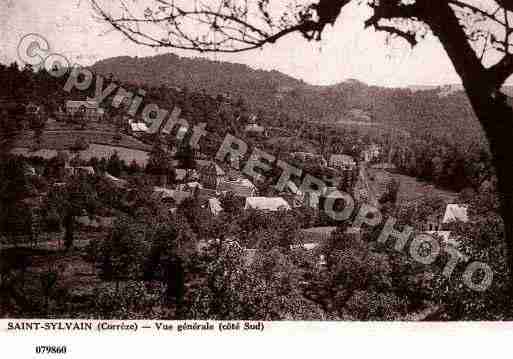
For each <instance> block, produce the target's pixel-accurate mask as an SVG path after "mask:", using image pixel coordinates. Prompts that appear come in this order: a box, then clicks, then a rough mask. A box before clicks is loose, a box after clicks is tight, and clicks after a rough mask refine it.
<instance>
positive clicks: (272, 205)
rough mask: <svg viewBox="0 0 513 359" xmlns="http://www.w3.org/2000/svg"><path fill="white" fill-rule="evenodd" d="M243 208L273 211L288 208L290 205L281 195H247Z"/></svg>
mask: <svg viewBox="0 0 513 359" xmlns="http://www.w3.org/2000/svg"><path fill="white" fill-rule="evenodd" d="M244 209H245V210H248V209H256V210H259V211H270V212H275V211H278V210H289V209H290V206H289V204H288V203H287V201H285V200H284V199H283V198H281V197H248V198H246V204H245V206H244Z"/></svg>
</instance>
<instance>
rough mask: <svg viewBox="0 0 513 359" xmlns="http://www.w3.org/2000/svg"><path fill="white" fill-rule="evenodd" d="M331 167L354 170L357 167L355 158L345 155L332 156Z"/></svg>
mask: <svg viewBox="0 0 513 359" xmlns="http://www.w3.org/2000/svg"><path fill="white" fill-rule="evenodd" d="M329 166H330V167H333V168H338V169H352V168H354V167H356V162H355V160H354V159H353V157H351V156H349V155H344V154H338V155H331V157H330V160H329Z"/></svg>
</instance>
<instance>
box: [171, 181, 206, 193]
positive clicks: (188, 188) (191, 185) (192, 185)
mask: <svg viewBox="0 0 513 359" xmlns="http://www.w3.org/2000/svg"><path fill="white" fill-rule="evenodd" d="M176 189H177V190H178V191H183V192H191V193H194V191H196V190H197V189H203V186H202V185H201V183H199V182H188V183H182V184H179V185H178V186H176Z"/></svg>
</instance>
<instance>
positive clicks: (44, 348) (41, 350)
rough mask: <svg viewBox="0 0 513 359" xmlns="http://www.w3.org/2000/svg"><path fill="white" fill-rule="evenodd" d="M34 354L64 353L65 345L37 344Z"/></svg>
mask: <svg viewBox="0 0 513 359" xmlns="http://www.w3.org/2000/svg"><path fill="white" fill-rule="evenodd" d="M36 354H66V346H65V345H63V346H56V345H38V346H36Z"/></svg>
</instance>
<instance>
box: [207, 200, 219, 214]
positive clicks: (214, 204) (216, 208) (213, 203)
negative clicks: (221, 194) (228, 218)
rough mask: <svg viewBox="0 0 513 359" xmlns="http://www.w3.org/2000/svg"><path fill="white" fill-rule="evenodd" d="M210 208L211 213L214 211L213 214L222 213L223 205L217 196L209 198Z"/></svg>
mask: <svg viewBox="0 0 513 359" xmlns="http://www.w3.org/2000/svg"><path fill="white" fill-rule="evenodd" d="M208 209H209V210H210V213H212V215H213V216H214V217H215V216H217V215H219V213H221V211H222V210H223V207H222V206H221V202H220V201H219V200H218V199H217V198H210V199H209V200H208Z"/></svg>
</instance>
